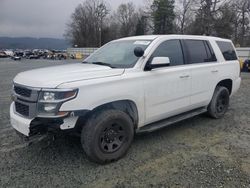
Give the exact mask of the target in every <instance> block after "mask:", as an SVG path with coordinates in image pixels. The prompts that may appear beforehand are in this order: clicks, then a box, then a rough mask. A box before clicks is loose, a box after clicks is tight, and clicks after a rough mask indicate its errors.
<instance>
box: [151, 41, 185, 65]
mask: <svg viewBox="0 0 250 188" xmlns="http://www.w3.org/2000/svg"><path fill="white" fill-rule="evenodd" d="M154 57H169V59H170V66H176V65H183V64H184V59H183V53H182V47H181V43H180V41H179V40H168V41H165V42H163V43H161V44H160V46H158V48H157V49H156V50H155V51H154V53H153V55H152V56H151V58H150V61H152V59H153V58H154Z"/></svg>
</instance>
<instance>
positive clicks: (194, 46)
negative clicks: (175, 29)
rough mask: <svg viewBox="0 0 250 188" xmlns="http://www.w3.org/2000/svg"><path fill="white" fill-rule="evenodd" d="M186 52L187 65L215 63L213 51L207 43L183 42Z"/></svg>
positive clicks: (201, 41)
mask: <svg viewBox="0 0 250 188" xmlns="http://www.w3.org/2000/svg"><path fill="white" fill-rule="evenodd" d="M184 44H185V47H186V49H187V51H188V63H189V64H193V63H207V62H215V61H217V59H216V57H215V55H214V52H213V49H212V48H211V46H210V44H209V43H208V41H203V40H190V39H188V40H184Z"/></svg>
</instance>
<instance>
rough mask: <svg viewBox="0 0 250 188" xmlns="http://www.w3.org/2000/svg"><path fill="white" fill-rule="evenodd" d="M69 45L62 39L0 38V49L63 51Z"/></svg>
mask: <svg viewBox="0 0 250 188" xmlns="http://www.w3.org/2000/svg"><path fill="white" fill-rule="evenodd" d="M68 47H70V45H69V44H68V43H67V42H66V41H65V40H64V39H55V38H31V37H18V38H11V37H0V49H56V50H64V49H67V48H68Z"/></svg>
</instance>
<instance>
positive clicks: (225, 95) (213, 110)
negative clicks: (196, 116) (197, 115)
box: [208, 86, 229, 119]
mask: <svg viewBox="0 0 250 188" xmlns="http://www.w3.org/2000/svg"><path fill="white" fill-rule="evenodd" d="M228 107H229V91H228V89H227V88H225V87H222V86H217V87H216V89H215V91H214V95H213V98H212V100H211V102H210V104H209V106H208V114H209V115H210V116H211V117H212V118H215V119H219V118H221V117H223V116H224V114H225V113H226V112H227V110H228Z"/></svg>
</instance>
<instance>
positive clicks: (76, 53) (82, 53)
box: [67, 48, 98, 59]
mask: <svg viewBox="0 0 250 188" xmlns="http://www.w3.org/2000/svg"><path fill="white" fill-rule="evenodd" d="M97 49H98V48H68V49H67V54H68V56H69V57H72V56H73V57H75V58H76V59H83V58H86V57H87V56H89V55H90V54H92V53H94V52H95V51H96V50H97Z"/></svg>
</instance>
